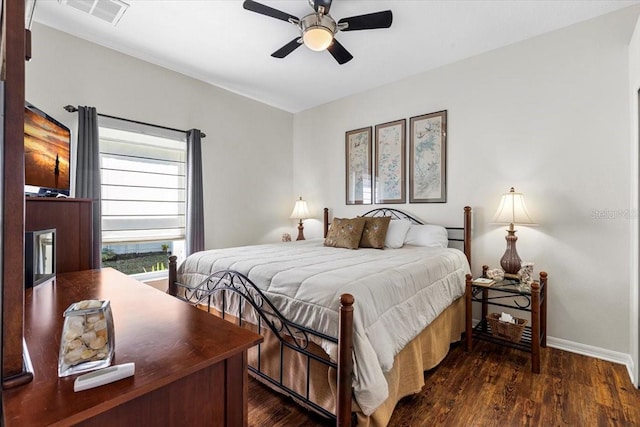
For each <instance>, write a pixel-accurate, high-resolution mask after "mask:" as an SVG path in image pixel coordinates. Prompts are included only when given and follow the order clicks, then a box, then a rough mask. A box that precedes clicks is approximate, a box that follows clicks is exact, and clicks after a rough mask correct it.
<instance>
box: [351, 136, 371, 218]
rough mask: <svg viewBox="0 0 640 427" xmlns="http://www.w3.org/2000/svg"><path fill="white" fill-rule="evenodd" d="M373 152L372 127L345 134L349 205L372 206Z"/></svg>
mask: <svg viewBox="0 0 640 427" xmlns="http://www.w3.org/2000/svg"><path fill="white" fill-rule="evenodd" d="M371 151H372V144H371V127H367V128H362V129H356V130H351V131H348V132H346V133H345V159H346V176H345V178H346V184H347V188H346V193H347V197H346V199H347V205H369V204H371V200H372V197H371V196H372V193H373V191H372V190H373V189H372V185H371V184H372V179H371V157H372V156H371V154H372V153H371Z"/></svg>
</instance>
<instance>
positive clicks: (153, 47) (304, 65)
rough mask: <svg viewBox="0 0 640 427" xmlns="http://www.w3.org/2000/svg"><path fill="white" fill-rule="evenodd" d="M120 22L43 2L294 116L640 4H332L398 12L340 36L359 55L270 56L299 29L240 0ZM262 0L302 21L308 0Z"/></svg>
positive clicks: (158, 5)
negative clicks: (382, 25) (382, 24)
mask: <svg viewBox="0 0 640 427" xmlns="http://www.w3.org/2000/svg"><path fill="white" fill-rule="evenodd" d="M125 1H126V2H127V3H129V4H130V7H129V9H128V10H127V11H126V13H125V14H124V16H123V17H122V18H121V20H120V22H119V23H118V25H117V26H114V25H111V24H109V23H106V22H104V21H102V20H100V19H98V18H95V17H93V16H90V15H88V14H83V13H82V12H80V11H78V10H76V9H73V8H71V7H69V6H64V5H62V4H60V3H59V2H58V1H55V0H39V1H37V3H36V6H35V13H34V20H35V21H37V22H40V23H42V24H45V25H47V26H50V27H53V28H56V29H58V30H61V31H64V32H66V33H69V34H72V35H74V36H77V37H80V38H82V39H86V40H89V41H91V42H94V43H97V44H100V45H103V46H106V47H109V48H112V49H115V50H117V51H120V52H122V53H125V54H128V55H131V56H134V57H137V58H140V59H143V60H145V61H148V62H151V63H154V64H157V65H160V66H163V67H166V68H168V69H171V70H174V71H177V72H179V73H182V74H185V75H188V76H191V77H194V78H196V79H199V80H202V81H205V82H208V83H210V84H213V85H216V86H220V87H223V88H226V89H228V90H230V91H233V92H236V93H238V94H241V95H244V96H247V97H250V98H253V99H256V100H259V101H261V102H264V103H266V104H269V105H273V106H275V107H278V108H281V109H283V110H286V111H290V112H298V111H302V110H305V109H308V108H311V107H314V106H317V105H320V104H324V103H326V102H330V101H333V100H335V99H338V98H342V97H344V96H347V95H350V94H354V93H357V92H362V91H365V90H368V89H371V88H374V87H377V86H381V85H383V84H386V83H390V82H394V81H397V80H400V79H402V78H404V77H407V76H411V75H415V74H418V73H420V72H423V71H426V70H430V69H433V68H436V67H440V66H442V65H445V64H448V63H451V62H454V61H458V60H460V59H463V58H467V57H470V56H473V55H477V54H480V53H482V52H486V51H489V50H492V49H496V48H498V47H501V46H505V45H508V44H511V43H515V42H517V41H520V40H524V39H527V38H530V37H533V36H536V35H539V34H542V33H545V32H549V31H552V30H555V29H558V28H561V27H564V26H568V25H571V24H574V23H576V22H580V21H584V20H587V19H590V18H593V17H596V16H598V15H602V14H605V13H608V12H612V11H614V10H617V9H621V8H624V7H628V6H631V5H633V4H638V3H640V0H628V1H623V0H614V1H611V0H607V1H600V0H584V1H581V0H568V1H567V0H497V1H493V0H491V1H490V0H467V1H454V0H428V1H420V0H396V1H392V0H334V1H333V4H332V7H331V15H332V16H333V18H334V19H335V20H336V21H337V20H339V19H340V18H344V17H348V16H354V15H361V14H365V13H371V12H377V11H380V10H386V9H390V10H392V11H393V25H392V26H391V28H389V29H377V30H368V31H352V32H344V33H338V35H337V36H336V38H337V39H338V40H339V41H340V42H341V43H342V44H343V45H344V46H345V47H346V48H347V49H348V50H349V51H350V52H351V54H352V55H353V56H354V59H353V60H352V61H351V62H348V63H347V64H345V65H338V64H337V63H336V62H335V60H334V59H333V57H332V56H331V55H330V54H329V53H328V52H313V51H311V50H309V49H307V48H306V47H304V46H301V47H300V48H298V49H297V50H295V51H294V52H293V53H291V54H290V55H289V56H288V57H286V58H285V59H275V58H272V57H271V56H270V54H271V53H272V52H274V51H275V50H277V49H279V48H280V47H281V46H283V45H284V44H286V43H287V42H289V41H290V40H292V39H293V38H294V37H296V35H297V34H298V30H297V28H296V27H295V26H294V25H292V24H289V23H287V22H284V21H280V20H277V19H273V18H270V17H267V16H264V15H259V14H257V13H253V12H249V11H247V10H245V9H243V8H242V1H240V0H125ZM258 1H259V2H261V3H263V4H265V5H268V6H270V7H273V8H275V9H279V10H282V11H284V12H287V13H290V14H292V15H295V16H298V17H302V16H304V15H306V14H308V13H309V12H310V11H311V10H312V9H311V8H310V6H309V4H308V2H307V0H263V1H260V0H258Z"/></svg>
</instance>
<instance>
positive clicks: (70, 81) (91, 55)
mask: <svg viewBox="0 0 640 427" xmlns="http://www.w3.org/2000/svg"><path fill="white" fill-rule="evenodd" d="M221 60H223V59H221ZM26 98H27V100H28V101H29V102H31V103H32V104H34V105H36V106H38V107H39V108H41V109H42V110H44V111H45V112H47V113H49V114H50V115H52V116H54V117H55V118H57V119H58V120H60V121H62V122H64V123H67V124H68V125H69V126H70V127H72V128H75V127H76V120H77V119H76V115H75V114H70V113H67V112H65V111H64V110H63V109H62V107H63V106H64V105H67V104H71V105H91V106H95V107H96V108H97V109H98V112H102V113H104V114H109V115H114V116H118V117H123V118H127V119H132V120H138V121H143V122H148V123H152V124H158V125H162V126H168V127H174V128H177V129H185V130H186V129H190V128H198V129H201V130H202V131H203V132H205V133H206V134H207V137H206V138H205V139H203V141H202V142H203V144H202V155H203V173H204V192H205V197H204V208H205V216H206V220H205V232H206V242H205V244H206V247H207V248H214V247H227V246H237V245H244V244H254V243H260V242H267V241H279V240H280V236H281V234H282V232H283V231H288V232H291V233H293V231H294V224H293V222H292V221H290V220H288V216H289V214H290V213H291V209H292V208H293V204H294V201H295V198H294V197H293V195H292V181H293V180H292V166H291V152H292V126H293V116H292V114H290V113H288V112H285V111H282V110H279V109H276V108H273V107H270V106H267V105H265V104H262V103H259V102H256V101H253V100H250V99H248V98H245V97H242V96H239V95H236V94H233V93H231V92H228V91H226V90H223V89H220V88H216V87H213V86H211V85H209V84H205V83H203V82H200V81H198V80H195V79H192V78H189V77H185V76H183V75H180V74H178V73H175V72H173V71H169V70H167V69H164V68H161V67H158V66H156V65H152V64H150V63H147V62H144V61H140V60H138V59H135V58H132V57H130V56H127V55H123V54H120V53H118V52H115V51H113V50H110V49H107V48H104V47H101V46H98V45H96V44H93V43H89V42H86V41H84V40H81V39H78V38H76V37H73V36H70V35H68V34H65V33H62V32H59V31H57V30H54V29H51V28H49V27H46V26H44V25H40V24H37V23H35V24H34V26H33V59H32V60H31V62H29V63H28V64H27V66H26ZM73 150H74V151H73V154H72V157H73V156H75V152H76V151H75V147H73Z"/></svg>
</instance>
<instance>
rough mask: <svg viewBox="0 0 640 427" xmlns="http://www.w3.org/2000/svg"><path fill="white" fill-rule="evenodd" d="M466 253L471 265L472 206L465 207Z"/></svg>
mask: <svg viewBox="0 0 640 427" xmlns="http://www.w3.org/2000/svg"><path fill="white" fill-rule="evenodd" d="M464 254H465V255H466V256H467V261H469V267H471V206H465V207H464Z"/></svg>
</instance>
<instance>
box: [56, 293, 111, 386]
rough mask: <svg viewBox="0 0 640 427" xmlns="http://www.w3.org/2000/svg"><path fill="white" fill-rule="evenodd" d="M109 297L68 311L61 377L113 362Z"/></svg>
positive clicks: (65, 316)
mask: <svg viewBox="0 0 640 427" xmlns="http://www.w3.org/2000/svg"><path fill="white" fill-rule="evenodd" d="M114 338H115V337H114V330H113V316H112V314H111V305H110V303H109V300H84V301H79V302H75V303H73V304H71V305H70V306H69V308H67V309H66V310H65V312H64V325H63V327H62V336H61V338H60V353H59V357H58V376H59V377H66V376H68V375H73V374H79V373H81V372H87V371H91V370H94V369H100V368H106V367H107V366H109V365H111V361H112V359H113V353H114V349H115V339H114Z"/></svg>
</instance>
